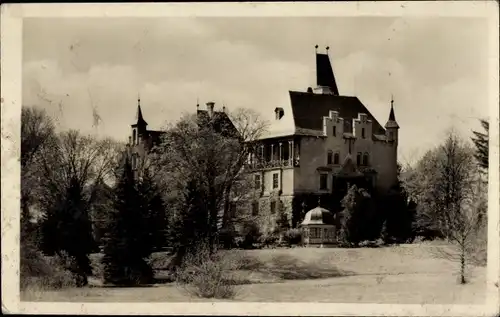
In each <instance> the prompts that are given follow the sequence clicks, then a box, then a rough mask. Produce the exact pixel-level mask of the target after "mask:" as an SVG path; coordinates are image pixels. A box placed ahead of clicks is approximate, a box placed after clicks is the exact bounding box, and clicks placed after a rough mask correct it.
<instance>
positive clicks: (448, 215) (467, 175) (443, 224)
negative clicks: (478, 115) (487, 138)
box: [408, 132, 484, 283]
mask: <svg viewBox="0 0 500 317" xmlns="http://www.w3.org/2000/svg"><path fill="white" fill-rule="evenodd" d="M422 160H424V162H420V164H419V166H417V169H416V171H414V176H413V179H412V182H410V183H409V185H410V186H408V188H409V189H410V193H411V194H412V195H413V197H414V199H415V200H416V202H417V203H418V204H419V209H420V211H419V213H418V214H417V217H418V218H419V220H420V223H421V224H422V223H423V224H424V225H425V226H427V227H430V228H432V229H433V230H436V231H438V232H439V233H440V234H441V235H442V236H443V237H445V238H446V239H447V240H448V241H450V242H451V243H453V244H454V245H455V246H456V247H457V251H458V252H457V253H458V255H457V256H456V257H454V258H455V259H457V260H458V261H459V262H460V282H461V283H465V282H466V278H465V276H466V267H467V263H468V259H469V255H470V252H471V248H472V246H473V245H474V242H475V238H476V235H477V232H478V229H479V227H480V224H481V221H482V219H483V218H484V202H483V200H482V199H481V193H480V191H479V190H477V188H479V186H480V185H481V182H480V177H479V170H478V167H477V165H476V164H475V160H474V150H473V148H472V147H470V146H469V145H468V144H466V143H465V142H464V141H463V140H462V139H460V137H459V136H457V135H456V134H455V133H454V132H450V133H449V134H448V136H447V138H446V140H445V141H444V143H443V144H442V145H441V146H439V147H438V148H437V149H435V150H432V151H429V152H428V153H427V154H426V155H425V156H424V157H423V158H422Z"/></svg>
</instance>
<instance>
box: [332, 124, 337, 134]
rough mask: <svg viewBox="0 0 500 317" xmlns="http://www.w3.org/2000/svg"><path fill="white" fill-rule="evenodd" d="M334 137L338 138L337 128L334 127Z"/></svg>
mask: <svg viewBox="0 0 500 317" xmlns="http://www.w3.org/2000/svg"><path fill="white" fill-rule="evenodd" d="M333 136H337V126H335V125H334V126H333Z"/></svg>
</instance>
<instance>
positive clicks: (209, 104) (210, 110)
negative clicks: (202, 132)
mask: <svg viewBox="0 0 500 317" xmlns="http://www.w3.org/2000/svg"><path fill="white" fill-rule="evenodd" d="M214 106H215V102H213V101H210V102H207V112H208V116H209V117H210V118H211V117H212V116H213V115H214Z"/></svg>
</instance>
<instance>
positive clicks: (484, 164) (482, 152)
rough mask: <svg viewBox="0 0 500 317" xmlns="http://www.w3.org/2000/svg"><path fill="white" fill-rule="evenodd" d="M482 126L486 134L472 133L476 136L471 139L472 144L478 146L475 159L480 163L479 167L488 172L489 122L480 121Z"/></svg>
mask: <svg viewBox="0 0 500 317" xmlns="http://www.w3.org/2000/svg"><path fill="white" fill-rule="evenodd" d="M480 122H481V126H482V127H483V130H484V132H479V131H472V133H473V134H474V136H473V137H472V138H471V139H472V142H473V143H474V145H475V146H476V153H475V155H474V157H475V158H476V160H477V161H478V163H479V166H480V167H481V168H482V169H483V171H486V172H487V171H488V149H489V146H488V145H489V143H488V140H489V128H490V126H489V122H488V121H486V120H480Z"/></svg>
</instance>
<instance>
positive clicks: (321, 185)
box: [319, 174, 328, 190]
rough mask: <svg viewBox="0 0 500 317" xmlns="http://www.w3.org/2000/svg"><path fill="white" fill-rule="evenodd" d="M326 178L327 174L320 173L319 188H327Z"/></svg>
mask: <svg viewBox="0 0 500 317" xmlns="http://www.w3.org/2000/svg"><path fill="white" fill-rule="evenodd" d="M327 180H328V174H320V175H319V189H320V190H325V189H328V186H327Z"/></svg>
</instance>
